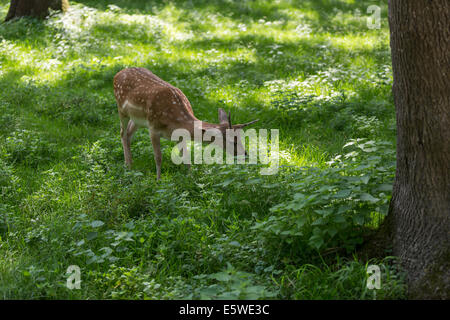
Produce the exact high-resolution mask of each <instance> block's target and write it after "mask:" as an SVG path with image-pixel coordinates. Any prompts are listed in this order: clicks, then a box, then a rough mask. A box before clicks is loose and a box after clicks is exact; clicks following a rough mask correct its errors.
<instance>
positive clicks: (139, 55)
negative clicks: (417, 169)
mask: <svg viewBox="0 0 450 320" xmlns="http://www.w3.org/2000/svg"><path fill="white" fill-rule="evenodd" d="M112 3H113V4H112ZM372 4H374V3H373V1H352V0H346V1H344V0H339V1H338V0H334V1H333V0H320V1H319V0H304V1H284V0H280V1H232V0H213V1H210V0H204V1H144V0H140V1H125V0H115V1H112V0H108V1H106V0H101V1H97V0H95V1H94V0H84V1H81V0H80V1H71V8H70V10H69V11H68V12H67V13H66V14H58V13H53V14H52V15H51V17H50V18H48V19H47V20H44V21H39V20H35V19H30V18H24V19H20V20H16V21H11V22H8V23H4V24H0V188H1V189H0V191H1V202H0V299H191V298H193V299H261V298H265V299H401V298H404V297H405V286H404V282H403V280H402V279H403V276H402V273H401V271H400V270H398V268H397V264H396V260H395V258H394V257H390V253H389V252H386V255H385V256H386V257H385V258H382V259H371V260H369V261H366V260H365V259H362V258H361V257H360V255H359V254H358V249H359V248H360V245H361V243H362V241H363V239H364V238H365V236H366V235H367V234H368V233H370V232H371V231H372V230H374V229H375V228H376V227H377V226H378V225H379V224H380V222H381V221H382V220H383V217H384V216H385V214H386V212H387V207H388V203H389V199H390V196H391V189H392V187H391V186H392V182H393V177H394V172H395V109H394V106H393V99H392V94H391V86H392V70H391V61H390V49H389V29H388V25H387V8H386V7H382V8H381V26H380V28H369V25H368V16H369V14H368V13H367V8H368V6H369V5H372ZM375 4H380V2H379V1H378V2H376V3H375ZM8 6H9V1H8V0H0V17H4V16H6V13H7V10H8ZM129 66H137V67H145V68H148V69H149V70H151V71H152V72H153V73H155V74H156V75H158V76H159V77H160V78H162V79H164V80H166V81H168V82H169V83H171V84H173V85H174V86H176V87H178V88H180V89H181V90H182V91H183V92H184V93H185V94H186V96H187V97H188V99H189V100H190V102H191V104H192V106H193V110H194V113H195V115H196V116H197V118H199V119H201V120H204V121H208V122H216V123H217V122H218V119H217V109H218V108H223V109H225V110H227V111H231V115H232V121H233V123H242V122H247V121H250V120H253V119H255V118H259V122H258V123H256V124H255V125H253V126H252V128H254V129H256V130H257V131H258V130H259V129H268V130H270V129H278V130H279V152H278V153H277V155H278V156H279V158H280V167H279V170H278V172H277V173H276V174H273V175H262V174H261V169H262V168H263V167H264V165H248V164H241V165H225V164H224V165H219V164H215V165H207V164H197V165H193V166H192V169H191V170H190V171H188V170H187V169H186V168H185V167H184V166H182V165H175V164H174V163H173V162H172V161H171V151H172V148H173V147H174V146H175V145H176V143H175V142H172V141H168V140H163V141H162V151H163V163H162V179H161V181H159V182H157V181H156V179H155V163H154V160H153V150H152V148H151V142H150V139H149V136H148V132H147V131H146V130H143V129H141V130H139V131H138V132H137V133H136V135H135V137H134V140H133V143H132V153H133V157H134V164H133V167H132V169H131V170H129V169H126V168H125V167H124V164H123V151H122V145H121V142H120V134H119V118H118V114H117V106H116V102H115V99H114V94H113V90H112V79H113V77H114V75H115V74H116V73H117V72H118V71H120V70H121V69H123V68H125V67H129ZM371 264H373V265H378V266H379V267H380V270H381V288H380V289H378V290H370V289H368V288H367V279H368V275H367V266H368V265H371ZM72 265H75V266H78V267H79V268H80V271H81V289H80V290H70V289H68V288H67V285H66V284H67V278H68V277H69V275H70V274H67V273H66V271H67V269H68V267H69V266H72Z"/></svg>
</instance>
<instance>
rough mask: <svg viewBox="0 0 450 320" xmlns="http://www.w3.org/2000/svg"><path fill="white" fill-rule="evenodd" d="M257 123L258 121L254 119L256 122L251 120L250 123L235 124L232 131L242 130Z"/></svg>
mask: <svg viewBox="0 0 450 320" xmlns="http://www.w3.org/2000/svg"><path fill="white" fill-rule="evenodd" d="M258 121H259V119H256V120H253V121H250V122H247V123H242V124H235V125H233V129H242V128H244V127H246V126H249V125H251V124H253V123H255V122H258Z"/></svg>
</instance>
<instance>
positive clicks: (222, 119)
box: [219, 108, 228, 125]
mask: <svg viewBox="0 0 450 320" xmlns="http://www.w3.org/2000/svg"><path fill="white" fill-rule="evenodd" d="M219 123H220V124H226V125H228V116H227V113H226V112H225V110H223V109H221V108H219Z"/></svg>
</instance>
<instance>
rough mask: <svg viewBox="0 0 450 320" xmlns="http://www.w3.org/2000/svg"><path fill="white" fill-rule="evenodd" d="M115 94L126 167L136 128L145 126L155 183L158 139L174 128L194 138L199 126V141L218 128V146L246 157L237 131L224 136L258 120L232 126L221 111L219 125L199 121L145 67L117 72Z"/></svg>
mask: <svg viewBox="0 0 450 320" xmlns="http://www.w3.org/2000/svg"><path fill="white" fill-rule="evenodd" d="M114 95H115V97H116V101H117V107H118V110H119V118H120V136H121V139H122V145H123V152H124V157H125V164H126V165H127V166H128V167H130V166H131V162H132V159H131V149H130V144H131V137H132V136H133V134H134V133H135V131H136V130H137V129H138V128H140V127H146V128H148V129H149V132H150V138H151V141H152V146H153V153H154V158H155V162H156V179H157V180H159V179H160V178H161V161H162V155H161V147H160V138H161V137H164V138H167V139H170V138H171V135H172V132H173V131H174V130H176V129H185V130H187V131H188V132H189V133H190V135H191V137H194V129H195V124H198V123H201V132H202V138H203V134H204V133H205V132H206V130H208V129H218V130H219V131H220V132H221V133H222V137H223V141H222V143H221V144H220V145H221V146H223V148H224V149H225V151H226V152H228V153H231V152H232V153H233V155H235V156H236V155H245V154H246V153H245V149H244V148H243V146H242V142H241V140H240V138H239V137H240V135H239V132H237V134H236V135H234V136H233V135H227V134H226V131H227V130H232V132H234V131H239V130H240V129H242V128H244V127H245V126H248V125H250V124H252V123H254V122H256V121H258V120H254V121H251V122H248V123H244V124H236V125H232V124H231V119H230V115H229V114H228V116H227V114H226V112H225V111H224V110H223V109H220V108H219V110H218V111H219V122H220V123H219V124H215V123H208V122H204V121H200V120H198V119H197V118H196V117H195V116H194V112H193V111H192V107H191V104H190V103H189V100H188V99H187V98H186V96H185V95H184V94H183V92H182V91H181V90H180V89H178V88H176V87H174V86H172V85H171V84H169V83H167V82H166V81H164V80H162V79H160V78H159V77H157V76H156V75H154V74H153V73H152V72H150V71H149V70H147V69H145V68H127V69H124V70H122V71H120V72H118V73H117V74H116V75H115V77H114ZM230 139H232V140H230ZM185 150H186V149H185ZM232 150H233V151H232ZM180 151H181V150H180Z"/></svg>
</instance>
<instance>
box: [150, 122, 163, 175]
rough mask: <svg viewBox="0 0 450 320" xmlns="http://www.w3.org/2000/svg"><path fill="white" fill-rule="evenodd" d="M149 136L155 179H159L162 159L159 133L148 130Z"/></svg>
mask: <svg viewBox="0 0 450 320" xmlns="http://www.w3.org/2000/svg"><path fill="white" fill-rule="evenodd" d="M150 138H151V139H152V146H153V154H154V156H155V163H156V180H159V179H161V161H162V155H161V144H160V139H161V137H160V135H159V133H157V132H153V131H150Z"/></svg>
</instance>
